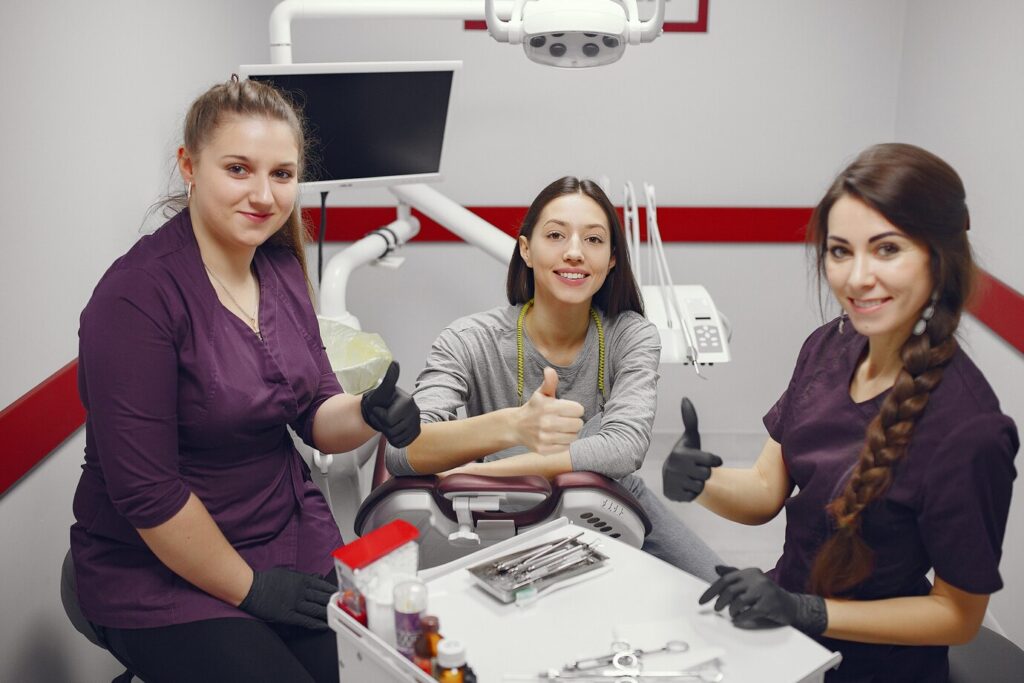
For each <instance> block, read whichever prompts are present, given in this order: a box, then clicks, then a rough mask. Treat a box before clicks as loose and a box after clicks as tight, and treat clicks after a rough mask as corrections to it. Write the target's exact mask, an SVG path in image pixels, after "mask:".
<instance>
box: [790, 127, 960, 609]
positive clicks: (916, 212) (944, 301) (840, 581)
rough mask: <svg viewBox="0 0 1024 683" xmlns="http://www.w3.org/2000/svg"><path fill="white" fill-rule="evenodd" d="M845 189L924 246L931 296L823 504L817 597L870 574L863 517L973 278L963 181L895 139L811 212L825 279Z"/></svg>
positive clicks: (937, 378) (880, 491)
mask: <svg viewBox="0 0 1024 683" xmlns="http://www.w3.org/2000/svg"><path fill="white" fill-rule="evenodd" d="M844 195H845V196H853V197H856V198H857V199H859V200H861V201H863V202H864V203H866V204H867V205H868V206H870V207H871V208H873V209H874V210H876V211H878V212H879V213H881V214H882V215H883V216H884V217H885V218H886V220H888V221H889V222H890V223H892V224H893V225H895V226H897V227H899V228H900V229H901V230H902V231H903V232H905V233H906V234H907V235H908V236H909V237H910V238H911V239H914V240H916V241H918V242H919V243H921V244H922V245H924V246H926V247H927V248H928V251H929V255H930V268H931V274H932V282H933V283H934V293H935V296H936V300H935V313H934V315H933V316H932V318H931V320H930V321H928V324H927V328H926V331H925V332H924V334H921V335H920V336H917V335H911V336H910V337H909V338H908V339H907V340H906V342H904V344H903V346H902V348H901V349H900V358H901V360H902V362H903V368H902V369H901V370H900V373H899V375H898V376H897V377H896V382H895V383H894V384H893V387H892V390H891V391H890V393H889V395H888V396H886V398H885V400H884V401H883V402H882V406H881V408H880V409H879V412H878V415H877V416H875V418H874V419H873V420H871V422H870V423H869V424H868V427H867V430H866V433H865V439H864V446H863V447H862V449H861V452H860V456H859V458H858V460H857V464H856V466H855V467H854V469H853V472H852V474H851V475H850V478H849V480H848V481H847V483H846V486H845V488H844V489H843V491H842V493H841V494H840V495H839V496H838V497H837V498H836V499H835V500H833V501H832V502H831V503H829V505H828V507H827V510H828V513H829V515H830V516H831V518H832V519H833V520H834V522H835V527H836V530H835V533H834V534H832V535H831V537H830V538H829V539H828V540H827V541H826V542H825V544H824V545H823V546H822V548H821V550H820V551H819V552H818V555H817V557H816V558H815V561H814V566H813V568H812V570H811V576H810V579H809V585H808V589H809V590H810V591H811V592H812V593H815V594H817V595H824V596H832V595H837V594H842V593H846V592H848V591H849V590H850V589H852V588H854V587H856V586H857V585H859V584H860V583H862V582H863V581H864V580H865V579H866V578H867V577H868V576H869V575H870V573H871V570H872V568H873V565H874V552H873V551H872V550H871V548H870V547H869V546H868V545H867V543H865V541H864V538H863V536H862V533H861V518H862V515H863V513H864V510H865V509H866V508H868V506H870V505H871V504H872V503H874V502H875V501H877V500H879V499H881V498H882V496H883V495H885V492H886V491H887V490H888V488H889V486H890V485H891V484H892V481H893V468H894V467H895V466H896V464H897V463H899V462H900V461H901V460H902V459H903V458H904V457H905V456H906V454H907V450H908V448H909V446H910V440H911V437H912V436H913V433H914V427H915V425H916V424H917V421H918V420H919V419H920V417H921V415H922V413H923V412H924V410H925V408H926V406H927V405H928V398H929V396H930V395H931V392H932V391H933V390H934V389H935V387H937V386H938V385H939V382H941V381H942V374H943V371H944V369H945V366H946V365H947V364H948V363H949V361H950V360H951V359H952V357H953V354H954V353H955V352H956V350H957V347H958V344H957V341H956V337H955V333H956V330H957V327H958V325H959V323H960V314H961V312H962V311H963V307H964V304H965V302H966V300H967V297H968V295H969V293H970V291H971V285H972V283H973V279H974V260H973V258H972V256H971V249H970V245H969V243H968V241H967V235H966V231H967V230H968V229H969V227H970V217H969V214H968V211H967V205H966V203H965V201H964V188H963V183H962V182H961V180H960V177H959V176H958V175H957V173H956V171H954V170H953V169H952V168H951V167H950V166H949V165H948V164H947V163H946V162H944V161H943V160H942V159H940V158H938V157H937V156H935V155H934V154H931V153H930V152H927V151H925V150H923V149H921V148H919V147H914V146H912V145H905V144H895V143H892V144H884V145H876V146H874V147H871V148H869V149H867V150H866V151H864V152H863V153H862V154H861V155H860V156H858V157H857V159H856V160H854V162H853V163H852V164H850V166H848V167H847V168H846V170H844V171H843V172H842V173H841V174H840V175H839V177H838V178H836V180H835V182H834V183H833V184H832V186H831V187H830V188H829V190H828V192H827V193H826V194H825V197H824V198H823V199H822V201H821V202H820V203H819V204H818V206H817V207H816V208H815V210H814V214H813V216H812V218H811V224H810V230H809V240H810V241H811V243H812V244H813V245H814V246H815V249H816V251H817V263H818V274H819V278H821V277H824V268H825V257H826V254H827V246H826V243H827V238H828V215H829V212H830V211H831V209H832V206H833V205H834V204H835V202H836V201H838V199H839V198H840V197H842V196H844ZM929 303H930V302H929ZM923 309H924V307H922V310H923Z"/></svg>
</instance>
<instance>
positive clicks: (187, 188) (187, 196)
mask: <svg viewBox="0 0 1024 683" xmlns="http://www.w3.org/2000/svg"><path fill="white" fill-rule="evenodd" d="M185 201H186V202H190V201H192V181H191V180H190V181H188V182H187V183H185Z"/></svg>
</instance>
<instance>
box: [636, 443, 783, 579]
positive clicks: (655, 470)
mask: <svg viewBox="0 0 1024 683" xmlns="http://www.w3.org/2000/svg"><path fill="white" fill-rule="evenodd" d="M678 438H679V435H678V434H657V433H656V434H654V437H653V439H652V442H651V449H650V451H648V454H647V459H646V461H645V462H644V466H643V467H642V468H641V469H640V472H639V474H640V476H641V477H642V478H643V480H644V482H645V483H646V484H647V486H648V488H650V489H651V490H652V491H654V492H655V493H657V494H658V495H659V496H661V466H662V464H663V463H664V462H665V456H666V455H667V454H668V453H669V451H670V450H671V449H672V445H673V444H674V443H675V441H676V440H677V439H678ZM701 439H702V446H703V448H704V450H706V451H710V452H712V453H715V454H717V455H719V456H721V457H722V459H723V460H725V464H726V466H730V467H749V466H751V465H752V464H753V463H754V460H755V459H756V458H757V455H758V454H759V453H760V452H761V447H762V446H763V445H764V439H765V436H764V435H760V434H758V435H740V436H737V435H716V434H703V435H701ZM662 500H664V501H665V502H666V504H667V505H668V506H669V509H671V510H672V511H673V512H675V513H676V514H677V515H678V516H679V518H680V519H682V520H683V521H684V522H685V523H686V524H687V525H688V526H689V527H690V528H691V529H693V530H694V531H695V532H696V533H697V534H698V535H699V536H700V537H701V538H703V539H704V541H705V542H706V543H707V544H708V545H710V546H711V547H712V548H713V549H714V550H715V551H717V552H718V554H719V555H721V556H722V559H723V560H725V561H726V562H728V563H730V564H733V565H735V566H737V567H740V568H742V567H760V568H762V569H770V568H771V567H774V566H775V562H776V561H777V560H778V558H779V555H780V554H781V553H782V543H783V538H784V535H785V527H786V515H785V512H782V513H780V514H779V516H778V517H776V518H775V519H773V520H772V521H771V522H769V523H767V524H764V525H762V526H746V525H743V524H737V523H735V522H730V521H729V520H726V519H722V518H721V517H719V516H718V515H716V514H714V513H713V512H710V511H709V510H706V509H705V508H704V507H702V506H701V505H699V504H697V503H673V502H670V501H668V500H667V499H665V498H662Z"/></svg>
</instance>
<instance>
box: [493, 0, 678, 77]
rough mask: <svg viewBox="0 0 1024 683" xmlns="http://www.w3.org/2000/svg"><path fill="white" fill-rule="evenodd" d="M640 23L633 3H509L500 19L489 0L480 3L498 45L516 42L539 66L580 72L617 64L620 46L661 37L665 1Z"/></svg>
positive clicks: (543, 0)
mask: <svg viewBox="0 0 1024 683" xmlns="http://www.w3.org/2000/svg"><path fill="white" fill-rule="evenodd" d="M654 7H655V9H654V16H653V17H651V18H650V19H649V20H647V21H640V13H639V10H638V9H637V4H636V0H515V1H514V2H513V4H512V12H511V16H510V17H509V19H508V21H502V20H501V19H500V18H499V17H498V14H497V11H496V9H495V0H484V14H485V18H486V19H487V30H488V32H489V33H490V34H491V36H492V37H493V38H494V39H495V40H497V41H498V42H507V43H511V44H518V43H521V44H522V45H523V50H524V51H525V52H526V56H527V57H529V58H530V59H531V60H533V61H535V62H538V63H540V64H548V65H550V66H558V67H567V68H580V67H589V66H601V65H603V64H611V63H612V62H615V61H618V60H619V59H620V58H621V57H622V55H623V53H625V51H626V45H627V44H630V45H637V44H639V43H649V42H651V41H652V40H654V39H655V38H657V37H658V36H659V35H660V34H661V30H662V25H663V23H664V20H665V0H655V3H654Z"/></svg>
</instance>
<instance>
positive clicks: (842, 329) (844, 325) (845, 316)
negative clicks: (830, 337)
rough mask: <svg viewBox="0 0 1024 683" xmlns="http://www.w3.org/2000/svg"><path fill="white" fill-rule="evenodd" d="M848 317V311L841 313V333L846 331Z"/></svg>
mask: <svg viewBox="0 0 1024 683" xmlns="http://www.w3.org/2000/svg"><path fill="white" fill-rule="evenodd" d="M848 317H849V316H848V315H847V314H846V311H843V312H842V313H840V314H839V334H843V333H844V332H845V331H846V319H847V318H848Z"/></svg>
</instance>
